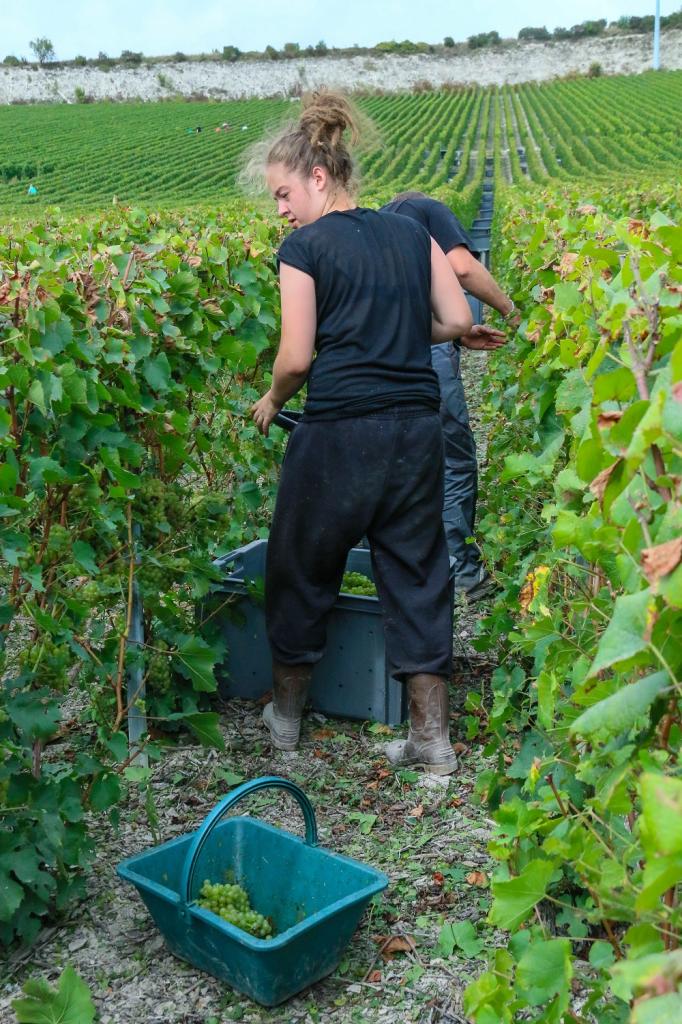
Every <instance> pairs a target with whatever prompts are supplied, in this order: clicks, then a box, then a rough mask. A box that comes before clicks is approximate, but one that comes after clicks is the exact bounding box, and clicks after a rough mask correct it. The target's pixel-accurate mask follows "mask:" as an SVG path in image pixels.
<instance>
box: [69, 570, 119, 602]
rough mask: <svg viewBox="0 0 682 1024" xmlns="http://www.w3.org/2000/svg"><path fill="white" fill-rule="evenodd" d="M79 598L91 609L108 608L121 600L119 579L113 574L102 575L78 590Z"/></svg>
mask: <svg viewBox="0 0 682 1024" xmlns="http://www.w3.org/2000/svg"><path fill="white" fill-rule="evenodd" d="M124 585H125V581H124ZM79 596H80V597H81V598H82V599H83V601H85V603H86V604H89V605H91V606H93V607H96V606H102V607H106V608H108V607H110V606H111V605H112V604H115V603H116V602H117V601H120V599H121V579H120V578H119V577H118V576H115V575H114V574H113V573H107V574H104V573H103V574H102V575H101V576H98V577H97V579H96V580H89V581H88V582H87V583H85V584H84V585H83V586H82V587H81V588H80V591H79Z"/></svg>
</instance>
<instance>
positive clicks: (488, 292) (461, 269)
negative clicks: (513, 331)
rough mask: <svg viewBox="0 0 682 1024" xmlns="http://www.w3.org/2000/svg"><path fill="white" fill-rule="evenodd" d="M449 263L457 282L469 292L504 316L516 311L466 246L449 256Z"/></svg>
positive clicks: (457, 247)
mask: <svg viewBox="0 0 682 1024" xmlns="http://www.w3.org/2000/svg"><path fill="white" fill-rule="evenodd" d="M447 259H448V262H449V264H450V266H451V267H452V269H453V270H454V272H455V274H456V275H457V280H458V281H459V283H460V284H461V285H463V286H464V287H465V288H466V290H467V291H468V292H471V294H472V295H473V296H474V298H476V299H480V300H481V302H485V303H487V304H488V305H489V306H492V308H493V309H496V310H497V312H498V313H500V314H501V315H502V316H504V317H506V316H509V314H510V313H512V312H513V310H514V303H513V302H512V300H511V299H510V298H509V296H508V295H505V293H504V292H503V291H502V289H501V288H500V286H499V285H498V283H497V281H496V280H495V278H494V277H493V276H492V274H491V273H490V271H489V270H487V269H486V268H485V267H484V266H483V264H482V263H480V262H479V261H478V260H477V259H476V257H475V256H472V254H471V253H470V252H469V250H468V249H467V247H466V246H465V245H457V246H455V248H454V249H451V250H450V252H449V253H448V255H447Z"/></svg>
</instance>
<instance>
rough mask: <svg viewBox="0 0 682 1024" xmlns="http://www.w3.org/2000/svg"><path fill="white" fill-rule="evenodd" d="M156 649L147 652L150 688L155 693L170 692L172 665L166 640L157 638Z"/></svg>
mask: <svg viewBox="0 0 682 1024" xmlns="http://www.w3.org/2000/svg"><path fill="white" fill-rule="evenodd" d="M154 647H155V648H156V650H153V651H149V652H148V654H147V683H148V685H149V689H150V690H153V691H154V692H155V693H168V691H169V690H170V687H171V679H172V673H171V667H170V658H169V656H168V654H166V653H164V652H165V651H168V644H167V643H166V641H165V640H155V641H154Z"/></svg>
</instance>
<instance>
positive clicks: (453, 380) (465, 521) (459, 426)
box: [431, 342, 482, 590]
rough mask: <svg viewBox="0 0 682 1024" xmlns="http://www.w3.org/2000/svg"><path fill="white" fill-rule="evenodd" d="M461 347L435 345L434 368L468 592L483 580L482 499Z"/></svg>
mask: <svg viewBox="0 0 682 1024" xmlns="http://www.w3.org/2000/svg"><path fill="white" fill-rule="evenodd" d="M459 352H460V350H459V347H458V346H457V345H453V344H452V343H451V342H445V343H444V344H442V345H432V346H431V360H432V363H433V368H434V370H435V371H436V373H437V374H438V381H439V383H440V419H441V425H442V428H443V442H444V447H445V500H444V504H443V525H444V526H445V536H446V539H447V544H448V550H449V552H450V554H451V555H452V556H453V557H454V558H455V560H456V563H457V564H456V576H455V586H456V589H457V590H468V589H469V588H470V587H472V586H473V585H474V584H475V583H477V582H478V581H479V579H480V578H481V568H482V566H481V552H480V549H479V548H478V546H477V545H476V544H475V543H473V541H469V543H467V539H468V538H473V534H474V520H475V518H476V499H477V496H478V463H477V461H476V442H475V441H474V435H473V433H472V431H471V426H470V424H469V411H468V409H467V403H466V398H465V396H464V387H463V385H462V376H461V373H460V367H459Z"/></svg>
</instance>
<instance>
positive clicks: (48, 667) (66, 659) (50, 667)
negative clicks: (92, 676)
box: [19, 635, 71, 693]
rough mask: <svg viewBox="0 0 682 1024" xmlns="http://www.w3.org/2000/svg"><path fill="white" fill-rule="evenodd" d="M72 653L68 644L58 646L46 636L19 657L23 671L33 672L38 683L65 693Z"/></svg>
mask: <svg viewBox="0 0 682 1024" xmlns="http://www.w3.org/2000/svg"><path fill="white" fill-rule="evenodd" d="M70 661H71V653H70V651H69V648H68V647H67V646H66V644H57V643H55V641H54V640H53V639H52V637H51V636H48V635H45V636H43V637H41V638H40V639H39V640H38V641H37V642H36V643H34V644H32V645H31V646H30V647H28V648H25V649H24V650H23V651H22V652H21V654H20V655H19V664H20V665H21V667H22V669H23V670H25V671H28V672H32V673H33V675H34V678H35V680H36V682H38V683H39V684H40V685H41V686H48V687H49V688H50V689H51V690H58V691H59V692H60V693H64V692H65V691H66V689H67V687H68V675H67V669H68V667H69V663H70Z"/></svg>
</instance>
